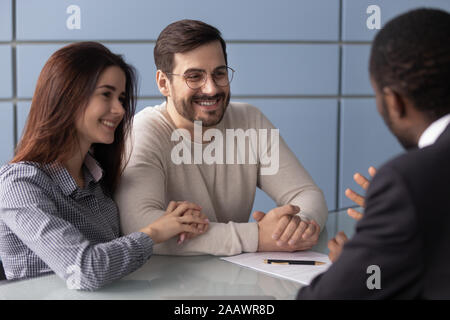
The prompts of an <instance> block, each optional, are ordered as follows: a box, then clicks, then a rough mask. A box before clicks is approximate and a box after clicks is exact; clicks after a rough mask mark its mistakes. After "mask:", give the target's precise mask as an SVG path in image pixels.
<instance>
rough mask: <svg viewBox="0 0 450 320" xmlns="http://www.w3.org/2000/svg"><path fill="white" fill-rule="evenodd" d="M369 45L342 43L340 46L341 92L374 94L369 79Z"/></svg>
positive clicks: (345, 93) (346, 93)
mask: <svg viewBox="0 0 450 320" xmlns="http://www.w3.org/2000/svg"><path fill="white" fill-rule="evenodd" d="M369 57H370V45H344V46H343V48H342V94H344V95H350V94H354V95H358V94H370V95H374V92H373V89H372V87H371V85H370V80H369V78H370V77H369Z"/></svg>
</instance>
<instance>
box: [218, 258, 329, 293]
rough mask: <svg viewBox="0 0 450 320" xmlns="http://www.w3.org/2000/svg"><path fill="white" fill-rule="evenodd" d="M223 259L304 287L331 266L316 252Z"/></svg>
mask: <svg viewBox="0 0 450 320" xmlns="http://www.w3.org/2000/svg"><path fill="white" fill-rule="evenodd" d="M221 259H222V260H225V261H229V262H232V263H236V264H238V265H241V266H243V267H247V268H251V269H255V270H258V271H261V272H265V273H269V274H271V275H274V276H277V277H281V278H284V279H288V280H292V281H296V282H300V283H301V284H304V285H308V284H310V282H311V281H312V280H313V279H314V278H315V277H316V276H317V275H319V274H321V273H322V272H325V271H326V270H327V269H328V268H329V267H330V265H331V261H330V259H328V256H327V255H325V254H322V253H318V252H314V251H301V252H256V253H243V254H239V255H236V256H232V257H224V258H221ZM265 259H283V260H313V261H320V262H325V264H323V265H320V266H314V265H279V264H266V263H264V260H265Z"/></svg>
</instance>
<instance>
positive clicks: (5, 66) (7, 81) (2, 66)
mask: <svg viewBox="0 0 450 320" xmlns="http://www.w3.org/2000/svg"><path fill="white" fill-rule="evenodd" d="M11 65H12V60H11V46H8V45H0V98H11V97H12V67H11Z"/></svg>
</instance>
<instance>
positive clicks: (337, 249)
mask: <svg viewBox="0 0 450 320" xmlns="http://www.w3.org/2000/svg"><path fill="white" fill-rule="evenodd" d="M347 241H348V238H347V236H346V235H345V233H344V232H342V231H340V232H339V233H338V234H337V235H336V237H335V238H333V239H331V240H330V241H328V249H330V252H329V253H328V258H330V260H331V261H332V262H335V261H336V260H337V258H339V256H340V255H341V252H342V249H343V248H344V244H345V243H346V242H347Z"/></svg>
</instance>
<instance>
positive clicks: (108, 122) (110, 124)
mask: <svg viewBox="0 0 450 320" xmlns="http://www.w3.org/2000/svg"><path fill="white" fill-rule="evenodd" d="M100 122H101V123H103V124H104V125H105V126H107V127H110V128H114V122H111V121H108V120H101V121H100Z"/></svg>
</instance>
